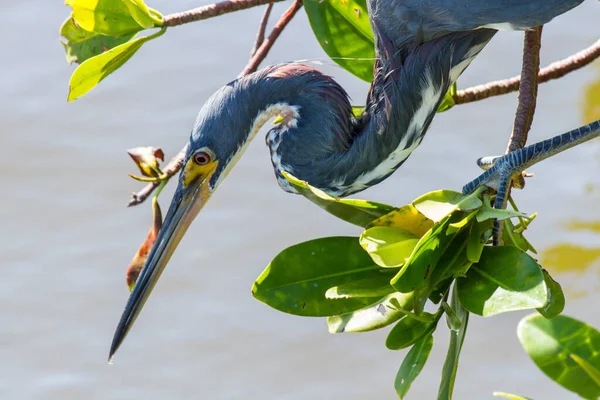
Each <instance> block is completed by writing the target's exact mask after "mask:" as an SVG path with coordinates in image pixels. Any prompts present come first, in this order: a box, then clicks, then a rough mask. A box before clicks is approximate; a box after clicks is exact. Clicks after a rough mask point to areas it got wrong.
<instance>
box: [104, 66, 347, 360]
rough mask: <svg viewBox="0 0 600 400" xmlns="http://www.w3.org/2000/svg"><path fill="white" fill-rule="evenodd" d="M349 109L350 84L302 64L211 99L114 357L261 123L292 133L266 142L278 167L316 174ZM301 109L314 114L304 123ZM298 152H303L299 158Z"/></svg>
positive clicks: (234, 85)
mask: <svg viewBox="0 0 600 400" xmlns="http://www.w3.org/2000/svg"><path fill="white" fill-rule="evenodd" d="M330 110H331V111H330ZM337 113H340V114H341V115H342V117H345V121H344V119H343V118H342V117H337V116H336V115H337ZM350 113H351V109H350V105H349V103H348V100H347V97H346V94H345V92H343V89H341V88H340V87H339V86H338V85H337V84H335V82H334V81H333V80H332V79H331V78H330V77H328V76H326V75H323V74H322V73H320V72H319V71H317V70H315V69H314V68H310V67H306V66H302V65H298V64H284V65H279V66H273V67H270V68H266V69H265V70H263V71H259V72H258V73H255V74H252V75H249V76H247V77H244V78H241V79H238V80H236V81H233V82H231V83H230V84H228V85H226V86H224V87H223V88H221V89H220V90H218V91H217V92H216V93H215V94H214V95H213V96H211V98H210V99H209V100H208V101H207V102H206V103H205V105H204V106H203V107H202V109H201V111H200V113H199V114H198V117H197V119H196V123H195V125H194V129H193V130H192V134H191V136H190V139H189V142H188V144H187V146H186V153H185V157H184V161H183V165H182V168H181V173H180V175H179V179H178V183H177V188H176V189H175V193H174V195H173V199H172V201H171V205H170V206H169V210H168V211H167V214H166V216H165V220H164V222H163V225H162V228H161V229H160V231H159V233H158V235H157V237H156V241H155V243H154V245H153V247H152V249H151V251H150V253H149V255H148V258H147V260H146V263H145V265H144V267H143V269H142V271H141V273H140V275H139V277H138V279H137V282H136V284H135V286H134V288H133V291H132V292H131V294H130V297H129V300H128V302H127V305H126V307H125V311H124V312H123V315H122V317H121V320H120V322H119V325H118V327H117V330H116V332H115V336H114V338H113V343H112V346H111V350H110V356H111V357H112V355H113V354H114V353H115V352H116V351H117V349H118V347H119V346H120V344H121V343H122V341H123V340H124V338H125V336H126V335H127V333H128V332H129V329H130V328H131V326H132V325H133V323H134V322H135V319H136V318H137V316H138V315H139V313H140V311H141V309H142V307H143V306H144V304H145V302H146V300H147V299H148V297H149V296H150V293H151V291H152V289H153V288H154V286H155V284H156V282H157V281H158V279H159V278H160V275H161V274H162V272H163V270H164V269H165V267H166V265H167V263H168V262H169V259H170V258H171V255H172V254H173V252H174V251H175V249H176V247H177V245H178V244H179V242H180V241H181V239H182V237H183V235H184V234H185V232H186V231H187V229H188V228H189V226H190V224H191V223H192V221H193V220H194V218H195V217H196V216H197V215H198V213H199V212H200V210H201V209H202V208H203V207H204V205H205V204H206V203H207V202H208V200H209V199H210V197H211V196H212V194H213V193H214V192H215V190H216V189H217V187H218V186H219V184H220V183H221V181H222V180H223V179H224V178H225V177H226V176H227V174H228V173H229V171H230V170H231V169H232V168H233V166H234V165H235V164H236V163H237V161H238V160H239V159H240V157H241V156H242V154H243V153H244V151H245V149H246V147H247V146H248V144H249V143H250V142H251V141H252V139H253V138H254V136H255V135H256V133H257V132H258V131H259V130H260V128H261V127H262V126H263V125H264V124H265V123H266V122H268V121H269V120H272V119H273V118H275V117H281V118H278V119H279V123H278V126H277V127H276V128H275V131H272V132H274V133H275V134H281V135H284V136H286V138H288V140H290V142H291V143H286V142H285V141H283V140H282V139H281V138H277V139H274V140H273V142H269V140H267V142H268V144H269V147H270V149H271V153H272V159H273V164H274V165H275V164H276V160H279V161H280V160H281V156H282V155H283V156H284V161H286V162H287V163H288V164H287V166H288V167H289V168H291V167H290V165H294V168H296V169H298V168H306V169H307V171H312V169H314V168H313V166H311V165H310V163H307V162H306V160H310V158H309V157H315V158H318V157H319V155H320V154H321V153H319V152H324V151H328V150H329V149H331V148H332V146H333V144H335V145H336V146H339V148H343V147H344V145H345V144H344V143H340V139H339V138H338V137H337V136H335V137H333V138H329V137H325V136H324V135H325V134H324V133H323V132H326V133H334V134H335V132H336V130H340V129H341V128H340V126H342V127H344V126H345V125H343V123H346V124H347V123H348V120H349V119H348V118H349V116H348V114H350ZM300 114H303V115H305V116H306V115H310V116H311V118H305V119H303V120H302V122H299V121H300V120H301V118H300ZM323 116H324V118H323ZM300 125H301V126H300ZM329 125H331V128H329ZM300 129H302V130H303V131H302V137H303V138H304V140H302V141H301V142H299V141H298V140H296V139H290V138H295V137H296V136H295V133H294V132H293V131H296V130H300ZM298 137H299V136H298ZM302 146H304V148H303V147H302ZM287 149H292V150H293V151H292V150H288V151H286V150H287ZM303 151H304V153H302V152H303ZM299 152H300V153H301V154H304V155H301V156H298V153H299ZM286 153H287V154H286ZM285 156H287V158H285ZM294 157H298V159H299V160H301V161H302V162H303V163H304V164H306V165H302V163H301V162H298V161H297V159H296V158H294ZM278 168H281V169H283V168H284V167H283V164H281V163H280V165H279V166H276V168H275V169H276V174H277V176H278V179H279V178H281V179H284V178H283V177H282V176H281V173H280V170H279V169H278ZM288 172H291V171H288ZM279 183H280V185H282V187H283V186H284V185H285V183H287V182H285V183H283V182H282V181H281V180H280V181H279ZM284 189H286V188H285V187H284Z"/></svg>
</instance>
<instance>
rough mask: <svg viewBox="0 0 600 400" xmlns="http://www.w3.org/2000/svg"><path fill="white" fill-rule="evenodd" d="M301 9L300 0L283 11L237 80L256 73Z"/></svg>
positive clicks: (295, 0) (296, 0)
mask: <svg viewBox="0 0 600 400" xmlns="http://www.w3.org/2000/svg"><path fill="white" fill-rule="evenodd" d="M301 7H302V0H294V2H293V3H292V5H291V6H290V8H288V9H287V10H286V11H285V13H283V15H282V16H281V18H279V21H277V23H276V24H275V26H274V27H273V30H272V31H271V34H270V35H269V37H268V38H267V39H266V40H265V41H264V42H263V44H262V45H261V46H260V47H259V48H258V50H256V53H255V54H254V56H252V58H251V59H250V61H249V62H248V65H246V68H244V70H243V71H242V72H241V73H240V74H239V76H238V78H239V77H242V76H244V75H248V74H250V73H252V72H254V71H256V69H257V68H258V66H259V65H260V63H261V62H262V61H263V60H264V59H265V57H266V56H267V54H268V53H269V50H271V47H273V44H274V43H275V40H277V38H278V37H279V35H280V34H281V31H283V29H284V28H285V27H286V26H287V24H288V23H289V22H290V21H291V20H292V18H294V15H296V13H297V12H298V10H299V9H300V8H301Z"/></svg>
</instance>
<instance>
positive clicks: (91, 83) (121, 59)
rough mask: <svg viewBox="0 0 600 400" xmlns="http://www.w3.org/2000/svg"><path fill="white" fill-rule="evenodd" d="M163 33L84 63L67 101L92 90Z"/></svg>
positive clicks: (110, 51) (73, 77)
mask: <svg viewBox="0 0 600 400" xmlns="http://www.w3.org/2000/svg"><path fill="white" fill-rule="evenodd" d="M163 33H164V29H163V30H161V31H160V32H157V33H155V34H154V35H151V36H144V37H140V38H137V39H133V40H130V41H129V42H127V43H123V44H122V45H119V46H117V47H115V48H114V49H111V50H109V51H106V52H104V53H102V54H100V55H98V56H95V57H92V58H90V59H88V60H86V61H85V62H83V63H82V64H81V65H80V66H79V67H77V69H76V70H75V71H74V72H73V75H72V76H71V80H70V82H69V95H68V97H67V101H73V100H77V99H78V98H79V97H81V96H83V95H84V94H86V93H87V92H89V91H90V90H92V89H93V88H94V87H95V86H96V85H97V84H98V83H100V81H102V80H103V79H104V78H106V77H107V76H108V75H110V74H111V73H113V72H114V71H116V70H117V69H118V68H120V67H121V66H122V65H123V64H125V63H126V62H127V60H129V59H130V58H131V57H132V56H133V55H134V54H135V52H136V51H138V50H139V49H140V47H142V45H143V44H144V43H146V42H147V41H149V40H151V39H154V38H155V37H158V36H160V35H162V34H163Z"/></svg>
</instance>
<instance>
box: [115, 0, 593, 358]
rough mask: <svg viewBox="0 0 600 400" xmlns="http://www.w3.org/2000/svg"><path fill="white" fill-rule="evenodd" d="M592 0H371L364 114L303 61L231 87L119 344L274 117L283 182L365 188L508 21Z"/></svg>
mask: <svg viewBox="0 0 600 400" xmlns="http://www.w3.org/2000/svg"><path fill="white" fill-rule="evenodd" d="M582 2H583V0H477V1H469V0H369V1H368V8H369V16H370V21H371V26H372V28H373V33H374V37H375V44H376V45H375V48H376V58H375V61H374V77H373V81H372V84H371V87H370V90H369V93H368V95H367V99H366V108H365V110H364V112H363V113H362V115H361V116H359V117H354V116H353V112H352V107H351V105H350V102H349V99H348V95H347V94H346V92H345V91H344V89H343V88H342V87H341V86H340V85H339V84H337V83H336V82H335V81H334V80H333V79H332V78H331V77H329V76H327V75H325V74H323V73H321V72H320V71H318V70H317V69H315V68H313V67H311V66H308V65H304V64H300V63H286V64H278V65H273V66H269V67H267V68H265V69H263V70H261V71H258V72H256V73H253V74H250V75H247V76H244V77H241V78H239V79H237V80H235V81H233V82H230V83H229V84H227V85H226V86H224V87H223V88H221V89H219V90H218V91H217V92H216V93H215V94H214V95H212V97H210V99H209V100H208V101H207V102H206V104H204V106H203V107H202V109H201V110H200V113H199V115H198V117H197V119H196V123H195V125H194V128H193V130H192V133H191V137H190V139H189V142H188V144H187V146H186V155H185V159H184V163H183V168H182V171H181V173H180V176H179V181H178V186H177V189H176V190H175V193H174V196H173V200H172V202H171V205H170V207H169V210H168V212H167V215H166V217H165V221H164V224H163V227H162V229H161V230H160V232H159V235H158V238H157V240H156V242H155V244H154V246H153V248H152V250H151V252H150V254H149V257H148V259H147V262H146V264H145V266H144V268H143V270H142V272H141V275H140V276H139V278H138V282H137V284H136V285H135V288H134V290H133V292H132V293H131V295H130V297H129V301H128V303H127V305H126V308H125V311H124V313H123V315H122V317H121V320H120V323H119V325H118V327H117V330H116V333H115V336H114V339H113V342H112V347H111V350H110V356H111V357H112V355H113V354H114V353H115V351H116V350H117V349H118V347H119V346H120V344H121V343H122V341H123V339H124V338H125V336H126V335H127V333H128V331H129V329H130V328H131V326H132V325H133V323H134V321H135V319H136V318H137V316H138V314H139V313H140V311H141V309H142V307H143V305H144V304H145V302H146V300H147V298H148V296H149V295H150V292H151V291H152V289H153V287H154V285H155V284H156V282H157V281H158V279H159V277H160V275H161V273H162V271H163V270H164V268H165V266H166V264H167V262H168V261H169V258H170V257H171V255H172V253H173V251H174V250H175V248H176V246H177V245H178V243H179V241H180V240H181V238H182V236H183V235H184V234H185V232H186V230H187V228H188V227H189V225H190V224H191V222H192V220H193V219H194V218H195V217H196V215H197V214H198V212H199V211H200V209H201V208H202V207H203V206H204V204H205V203H206V202H207V201H208V199H209V197H210V196H211V194H212V193H213V192H214V191H215V190H216V189H217V187H218V186H219V184H220V183H221V182H222V180H223V179H224V178H225V177H226V176H227V174H228V173H229V171H230V170H231V169H232V167H233V166H234V165H235V163H236V162H237V161H238V159H239V158H240V157H241V156H242V154H243V153H244V151H245V149H246V147H247V146H248V144H249V143H250V141H251V140H252V139H253V138H254V136H255V135H256V133H257V132H258V131H259V129H260V128H261V127H262V126H263V125H264V124H265V123H266V122H268V121H270V120H272V119H273V118H274V117H279V118H278V123H277V124H276V126H275V127H274V128H273V129H271V130H270V131H269V132H268V134H267V137H266V142H267V146H268V147H269V149H270V152H271V161H272V163H273V167H274V170H275V176H276V179H277V181H278V183H279V185H280V186H281V188H283V190H285V191H288V192H294V188H293V187H292V186H291V185H290V184H289V183H288V181H287V180H286V179H285V177H284V176H283V175H282V171H285V172H288V173H290V174H292V175H294V176H295V177H297V178H299V179H301V180H304V181H307V182H308V183H309V184H311V185H312V186H314V187H317V188H319V189H321V190H323V191H325V192H327V193H329V194H331V195H334V196H340V197H341V196H348V195H350V194H353V193H357V192H360V191H362V190H364V189H366V188H368V187H370V186H373V185H375V184H377V183H379V182H381V181H382V180H384V179H386V178H387V177H388V176H390V174H392V173H393V172H394V171H395V170H396V169H397V168H398V167H400V165H402V164H403V163H404V162H405V161H406V159H407V158H408V157H409V156H410V154H411V153H412V152H413V151H414V150H415V149H416V148H417V146H419V144H420V143H421V141H422V140H423V137H424V135H425V133H426V132H427V130H428V128H429V125H430V124H431V121H432V119H433V116H434V115H435V112H436V110H437V108H438V106H439V105H440V103H441V101H442V99H443V97H444V94H445V93H446V92H447V91H448V89H449V88H450V86H451V85H452V84H453V83H454V82H455V81H456V79H458V77H459V76H460V75H461V74H462V72H463V71H464V70H465V69H466V68H467V67H468V65H469V64H470V63H471V62H472V61H473V59H474V58H475V57H476V56H477V55H478V54H479V52H480V51H481V50H482V49H483V48H484V47H485V45H486V44H487V43H488V42H489V41H490V40H491V39H492V37H493V36H494V35H495V34H496V33H497V31H498V30H501V29H505V30H525V29H530V28H533V27H536V26H539V25H543V24H545V23H547V22H548V21H550V20H551V19H552V18H554V17H556V16H557V15H560V14H562V13H564V12H566V11H568V10H570V9H572V8H574V7H576V6H578V5H579V4H580V3H582ZM598 125H599V124H596V126H595V131H593V130H592V131H590V129H588V130H587V131H586V130H582V131H578V132H579V133H580V136H581V137H583V138H584V139H589V138H590V137H591V136H590V135H591V134H590V133H589V132H592V134H594V135H596V136H597V131H600V129H599V127H598ZM594 132H595V133H594ZM563 139H564V141H563ZM563 139H560V140H555V141H554V142H550V143H549V144H547V145H545V146H546V147H544V146H542V148H539V147H538V148H529V150H525V151H524V152H523V151H522V152H521V153H519V154H521V155H520V158H521V159H525V158H527V162H530V163H531V162H532V160H533V161H535V160H537V159H539V158H540V157H542V156H543V154H542V153H540V151H536V149H537V150H544V149H546V150H548V149H550V150H551V151H555V150H556V149H557V148H558V147H560V146H558V145H561V144H565V143H567V142H569V141H571V142H572V140H571V139H573V140H574V141H577V140H581V138H579V136H578V137H575V136H574V133H571V134H570V136H568V137H563ZM557 146H558V147H557ZM527 155H529V157H524V156H527ZM513 158H514V157H513ZM511 160H512V161H511ZM513 161H514V160H513V159H511V158H502V159H500V160H499V161H497V162H496V165H495V167H493V168H491V169H490V170H488V171H487V172H486V174H487V175H485V174H484V175H485V176H483V177H482V178H481V179H480V180H478V181H477V182H476V183H475V185H478V184H481V183H485V182H488V181H490V177H491V175H492V174H494V173H496V172H498V171H499V170H500V172H501V174H500V175H502V174H504V175H507V174H509V175H510V174H511V173H514V171H515V170H516V169H518V166H517V165H516V164H515V163H514V162H513ZM524 163H525V164H526V162H524ZM513 164H514V165H513ZM507 165H508V167H509V168H508V169H507V168H504V167H503V166H507ZM507 171H508V172H507ZM471 186H472V185H471ZM471 186H469V187H466V188H465V190H466V191H468V190H472V189H473V188H472V187H471Z"/></svg>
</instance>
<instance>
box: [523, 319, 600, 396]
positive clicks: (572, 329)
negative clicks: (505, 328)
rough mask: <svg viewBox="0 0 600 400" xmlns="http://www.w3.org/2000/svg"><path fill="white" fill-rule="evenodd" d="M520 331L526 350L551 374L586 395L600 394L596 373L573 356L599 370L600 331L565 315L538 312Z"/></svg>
mask: <svg viewBox="0 0 600 400" xmlns="http://www.w3.org/2000/svg"><path fill="white" fill-rule="evenodd" d="M517 334H518V336H519V340H520V341H521V345H522V346H523V349H525V352H526V353H527V354H529V357H531V359H532V360H533V362H535V364H536V365H537V366H538V368H540V369H541V370H542V372H544V373H545V374H546V375H548V377H550V378H551V379H552V380H554V381H555V382H557V383H558V384H559V385H561V386H562V387H564V388H566V389H568V390H570V391H572V392H575V393H577V394H578V395H580V396H581V397H583V398H585V399H597V398H598V397H600V384H599V383H598V382H597V381H596V378H595V376H594V377H592V376H591V375H590V373H589V372H588V371H586V369H585V367H582V366H581V364H580V363H578V362H577V361H576V360H575V359H574V358H573V355H574V356H576V357H575V358H577V357H579V359H582V360H584V361H585V365H586V366H587V365H590V366H591V367H592V368H594V369H595V370H599V369H600V332H598V331H597V330H596V329H594V328H593V327H591V326H590V325H587V324H585V323H583V322H581V321H578V320H576V319H574V318H570V317H567V316H564V315H558V316H556V317H554V318H552V319H546V318H544V317H543V316H541V315H539V314H537V313H535V314H531V315H528V316H527V317H525V318H523V319H522V320H521V322H520V323H519V326H518V328H517ZM592 375H594V373H593V372H592Z"/></svg>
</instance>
